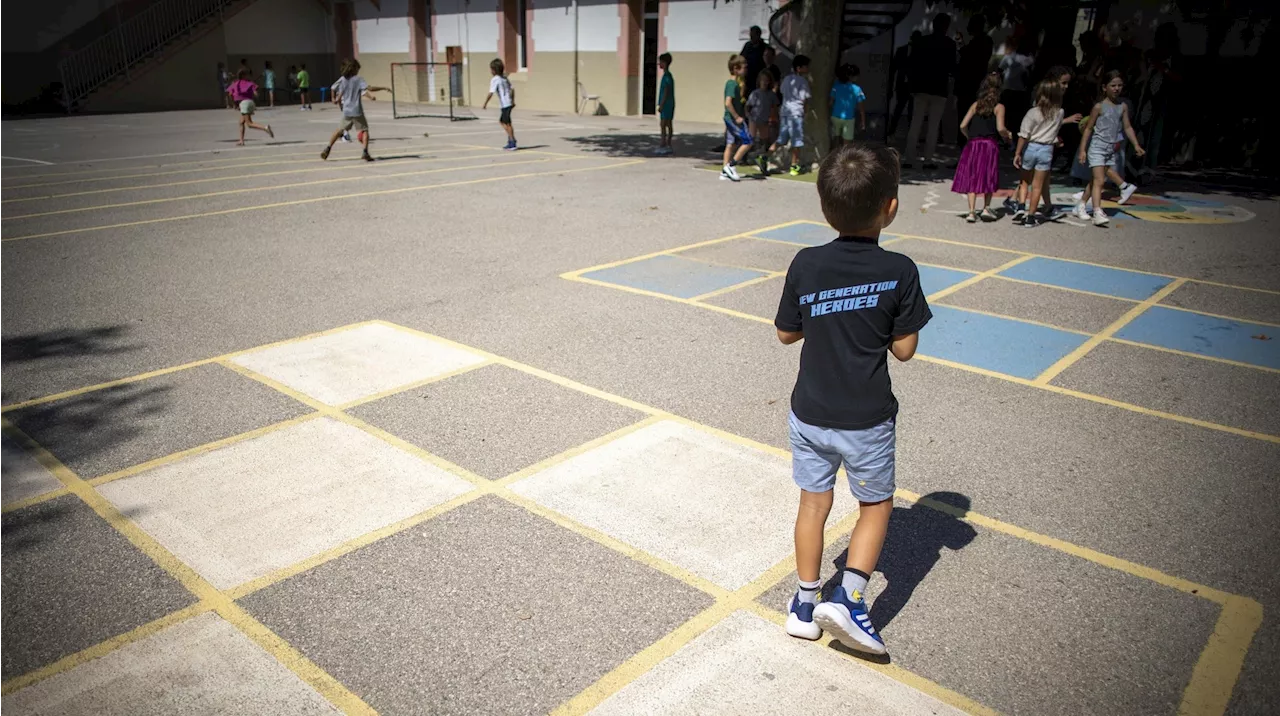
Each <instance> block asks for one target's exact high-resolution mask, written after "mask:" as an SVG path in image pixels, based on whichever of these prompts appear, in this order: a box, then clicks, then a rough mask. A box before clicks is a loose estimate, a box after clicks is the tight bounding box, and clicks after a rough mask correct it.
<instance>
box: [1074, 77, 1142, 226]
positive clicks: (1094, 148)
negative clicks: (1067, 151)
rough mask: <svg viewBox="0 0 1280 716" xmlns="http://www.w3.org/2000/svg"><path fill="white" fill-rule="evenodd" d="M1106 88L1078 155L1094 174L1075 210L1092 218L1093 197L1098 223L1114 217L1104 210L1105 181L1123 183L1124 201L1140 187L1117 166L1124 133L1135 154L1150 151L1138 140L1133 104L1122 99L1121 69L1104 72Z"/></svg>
mask: <svg viewBox="0 0 1280 716" xmlns="http://www.w3.org/2000/svg"><path fill="white" fill-rule="evenodd" d="M1102 91H1103V98H1102V101H1100V102H1098V103H1097V104H1095V105H1093V111H1092V112H1090V113H1089V120H1088V122H1089V126H1088V127H1087V128H1085V130H1084V136H1083V137H1081V141H1080V154H1079V156H1078V157H1077V159H1079V161H1080V163H1081V164H1082V165H1084V166H1087V167H1089V172H1090V174H1091V175H1092V178H1091V179H1090V180H1089V184H1088V185H1087V186H1085V188H1084V191H1083V192H1081V195H1080V200H1079V201H1078V202H1077V203H1076V212H1075V213H1076V217H1078V218H1080V219H1088V218H1089V213H1088V210H1087V208H1086V207H1085V203H1086V202H1087V201H1088V199H1092V202H1093V224H1094V226H1105V225H1106V224H1107V223H1108V222H1109V221H1110V219H1109V218H1108V217H1107V215H1106V213H1105V212H1104V211H1103V210H1102V185H1103V184H1105V183H1106V182H1107V180H1108V179H1110V180H1111V181H1113V182H1115V183H1116V186H1118V187H1120V201H1119V203H1121V204H1123V203H1125V202H1126V201H1128V200H1129V198H1130V197H1131V196H1133V192H1134V191H1136V190H1137V187H1135V186H1134V185H1132V184H1129V183H1127V182H1125V180H1124V177H1122V176H1120V173H1119V172H1117V171H1116V169H1115V163H1116V156H1117V153H1118V152H1119V151H1120V144H1122V142H1123V140H1122V136H1123V137H1128V139H1129V143H1130V144H1132V145H1133V153H1134V154H1135V155H1137V156H1139V157H1141V156H1142V155H1144V154H1146V150H1144V149H1143V148H1142V145H1140V144H1138V137H1137V136H1136V135H1135V134H1134V132H1133V125H1132V124H1131V123H1130V122H1129V106H1128V105H1126V104H1124V102H1122V101H1121V99H1120V95H1121V94H1123V93H1124V79H1123V77H1121V75H1120V73H1119V72H1117V71H1115V70H1112V71H1111V72H1108V73H1107V74H1106V75H1103V78H1102ZM1086 197H1087V198H1086Z"/></svg>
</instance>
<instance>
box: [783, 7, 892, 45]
mask: <svg viewBox="0 0 1280 716" xmlns="http://www.w3.org/2000/svg"><path fill="white" fill-rule="evenodd" d="M822 1H823V0H791V1H790V2H788V3H787V4H786V5H783V6H782V7H781V8H780V9H779V10H778V11H777V12H775V13H774V14H773V16H772V17H771V18H769V40H770V42H771V43H772V44H773V45H775V46H776V47H777V48H778V49H779V50H780V51H781V52H783V53H785V54H788V55H795V44H796V31H797V30H798V29H799V27H800V8H801V7H802V6H803V5H804V3H805V2H822ZM826 1H827V2H830V0H826ZM914 5H915V3H914V2H911V0H903V1H902V2H861V1H860V0H846V2H845V3H844V14H843V17H842V18H841V23H840V47H839V52H841V53H843V52H844V51H845V50H848V49H849V48H852V47H856V46H858V45H861V44H862V43H864V42H866V41H868V40H871V39H874V38H876V37H879V36H881V35H883V34H884V33H886V32H889V31H891V30H893V28H894V26H896V25H897V24H898V23H899V22H902V19H903V18H904V17H906V16H907V14H908V13H909V12H911V8H912V6H914Z"/></svg>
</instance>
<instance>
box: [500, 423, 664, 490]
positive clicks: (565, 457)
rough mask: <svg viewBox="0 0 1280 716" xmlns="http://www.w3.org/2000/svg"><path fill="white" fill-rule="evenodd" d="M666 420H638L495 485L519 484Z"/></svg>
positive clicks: (512, 474) (518, 472) (527, 468)
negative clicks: (531, 476)
mask: <svg viewBox="0 0 1280 716" xmlns="http://www.w3.org/2000/svg"><path fill="white" fill-rule="evenodd" d="M665 419H666V418H665V416H662V415H649V416H648V417H646V418H644V419H642V420H638V421H636V422H634V423H632V424H630V425H627V426H624V427H621V428H618V429H617V430H614V431H613V432H611V433H608V434H605V435H601V436H600V437H598V438H596V439H594V440H591V441H588V442H585V443H583V444H581V445H578V446H576V447H572V448H569V449H568V450H565V451H563V452H559V453H557V454H555V455H552V456H551V457H549V458H547V459H545V460H540V461H538V462H535V463H534V464H532V465H530V466H528V467H526V468H523V469H520V470H517V471H515V472H513V473H511V474H510V475H507V476H506V477H504V478H502V479H500V480H495V481H494V484H496V485H501V486H504V487H505V486H507V485H510V484H512V483H514V482H519V481H520V480H523V479H524V478H526V477H529V476H530V475H534V474H537V473H539V472H542V471H543V470H547V469H549V468H551V467H554V466H556V465H559V464H560V463H562V462H567V461H569V460H571V459H573V458H575V457H577V456H579V455H581V454H583V453H585V452H587V451H589V450H594V449H596V448H598V447H602V446H604V445H608V444H609V443H611V442H613V441H614V440H617V439H619V438H622V437H626V436H627V435H630V434H631V433H634V432H636V431H638V430H643V429H644V428H647V427H649V426H650V425H653V424H654V423H658V422H661V421H663V420H665Z"/></svg>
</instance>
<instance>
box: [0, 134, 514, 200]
mask: <svg viewBox="0 0 1280 716" xmlns="http://www.w3.org/2000/svg"><path fill="white" fill-rule="evenodd" d="M315 146H316V147H317V149H310V150H307V151H305V152H281V153H280V154H258V155H249V154H246V155H245V156H239V157H225V158H222V159H192V160H185V161H181V162H168V163H165V162H153V163H150V164H147V163H143V164H138V165H135V166H131V167H108V168H105V169H86V170H77V171H73V172H50V173H46V174H27V175H24V176H22V177H20V178H22V179H45V178H49V177H68V176H88V175H91V174H104V173H106V172H127V171H133V170H136V169H146V168H149V167H155V168H160V167H186V166H195V165H199V167H198V168H196V169H194V170H192V171H204V170H206V169H213V170H217V169H219V168H221V169H228V168H230V167H211V166H209V165H211V164H224V163H228V162H243V161H245V160H247V159H262V160H269V161H264V162H262V163H264V164H271V163H274V162H275V161H276V160H277V159H280V158H283V157H315V158H317V159H318V158H319V157H320V152H319V149H318V147H319V146H320V142H316V144H315ZM428 147H458V148H465V149H477V148H479V147H478V146H477V145H471V144H451V143H442V144H427V145H416V146H411V147H397V148H395V149H399V150H404V149H408V150H410V151H412V150H414V149H421V148H428ZM485 148H486V149H488V148H489V147H485ZM255 149H269V147H253V148H251V150H250V151H252V150H255ZM244 152H245V150H243V149H238V150H235V151H234V153H235V154H243V153H244ZM210 154H211V155H212V156H217V155H216V154H213V153H212V152H211V153H210ZM104 161H112V160H111V159H110V158H107V159H87V160H85V161H83V162H71V163H70V164H92V163H93V162H104ZM307 161H309V160H307ZM124 178H126V176H111V177H103V178H102V179H103V180H111V179H124ZM84 181H98V179H88V180H84ZM78 182H79V180H77V181H67V182H56V183H57V184H64V183H65V184H75V183H78ZM36 186H50V184H11V185H8V186H6V187H5V188H6V189H25V188H30V187H36Z"/></svg>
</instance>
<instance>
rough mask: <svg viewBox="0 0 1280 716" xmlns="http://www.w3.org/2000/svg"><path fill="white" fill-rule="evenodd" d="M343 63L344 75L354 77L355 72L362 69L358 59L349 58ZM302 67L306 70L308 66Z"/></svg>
mask: <svg viewBox="0 0 1280 716" xmlns="http://www.w3.org/2000/svg"><path fill="white" fill-rule="evenodd" d="M342 64H343V70H342V76H343V77H354V76H355V74H356V73H357V72H359V71H360V62H359V61H358V60H347V61H346V62H344V63H342ZM302 69H304V70H305V69H307V66H306V65H303V66H302Z"/></svg>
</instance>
